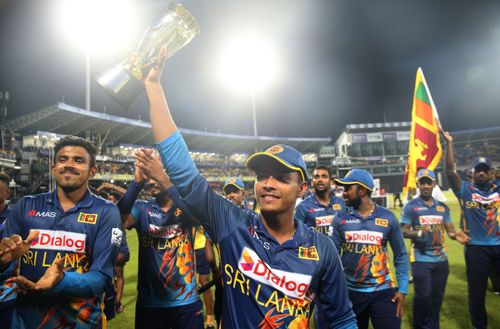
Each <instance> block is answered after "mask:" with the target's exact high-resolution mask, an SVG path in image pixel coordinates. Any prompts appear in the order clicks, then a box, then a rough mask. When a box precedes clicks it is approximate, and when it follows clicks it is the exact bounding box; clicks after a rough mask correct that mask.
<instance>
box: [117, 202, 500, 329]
mask: <svg viewBox="0 0 500 329" xmlns="http://www.w3.org/2000/svg"><path fill="white" fill-rule="evenodd" d="M446 196H447V198H448V200H449V201H448V202H447V204H448V206H449V207H450V210H451V214H452V218H453V222H454V224H455V227H456V228H457V229H458V221H459V218H460V208H459V206H458V203H457V201H456V199H455V197H454V196H453V195H452V194H450V193H446ZM390 204H391V205H392V201H391V202H390ZM393 211H394V213H395V214H396V215H397V216H398V218H399V216H400V209H393ZM127 233H128V235H127V241H128V243H129V248H130V261H129V262H128V263H127V266H125V292H124V294H123V298H122V303H123V305H124V306H125V310H124V312H123V313H121V314H118V315H117V317H116V318H114V319H113V320H111V321H109V322H108V327H109V328H110V329H125V328H133V327H134V318H135V316H134V313H135V300H136V296H137V291H136V282H137V254H138V252H137V235H136V234H135V232H133V231H129V232H127ZM407 242H408V241H407ZM407 247H409V243H408V244H407ZM446 248H447V250H448V258H449V263H450V276H449V277H448V284H447V286H446V294H445V298H444V302H443V306H442V309H441V328H442V329H466V328H470V327H471V325H470V321H469V311H468V308H467V282H466V277H465V263H464V256H463V247H462V246H461V245H460V244H458V243H457V242H455V241H452V240H449V239H447V241H446ZM412 299H413V285H410V294H409V295H408V296H407V297H406V302H405V313H404V317H403V328H405V329H406V328H408V329H409V328H412V326H411V322H412V304H413V302H412ZM486 307H487V312H488V322H489V328H500V313H499V312H498V310H500V296H495V295H493V294H492V293H490V292H488V293H487V294H486Z"/></svg>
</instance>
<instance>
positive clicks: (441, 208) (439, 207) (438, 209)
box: [436, 206, 444, 212]
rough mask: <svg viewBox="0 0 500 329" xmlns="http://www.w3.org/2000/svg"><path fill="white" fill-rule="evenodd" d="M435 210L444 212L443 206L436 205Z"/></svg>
mask: <svg viewBox="0 0 500 329" xmlns="http://www.w3.org/2000/svg"><path fill="white" fill-rule="evenodd" d="M436 210H437V211H439V212H444V207H443V206H436Z"/></svg>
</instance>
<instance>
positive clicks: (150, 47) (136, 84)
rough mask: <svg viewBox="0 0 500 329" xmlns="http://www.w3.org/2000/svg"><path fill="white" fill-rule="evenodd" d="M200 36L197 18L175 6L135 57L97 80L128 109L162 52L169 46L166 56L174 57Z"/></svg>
mask: <svg viewBox="0 0 500 329" xmlns="http://www.w3.org/2000/svg"><path fill="white" fill-rule="evenodd" d="M198 33H200V28H199V26H198V23H197V22H196V20H195V19H194V17H193V16H192V15H191V14H190V13H189V12H188V11H187V10H186V9H185V8H184V7H183V6H181V5H180V4H178V3H171V4H170V5H169V7H168V9H167V11H166V13H165V14H164V15H163V16H162V17H161V18H160V19H158V20H156V21H155V22H154V23H153V24H152V25H151V26H150V27H149V29H148V31H147V32H146V34H145V35H144V37H143V38H142V40H141V42H140V43H139V47H138V48H137V51H136V53H135V54H134V56H132V57H130V58H128V59H126V60H124V61H121V62H118V63H117V62H114V63H112V64H111V65H109V66H107V67H106V68H105V69H104V70H103V71H102V72H101V73H99V74H98V75H97V77H96V81H97V83H98V84H99V85H101V86H102V87H103V88H104V90H106V92H107V93H108V94H110V95H111V96H112V97H113V99H115V100H116V101H117V102H118V104H120V105H121V106H122V107H123V108H125V109H127V110H128V109H129V108H130V106H131V105H132V103H133V102H134V100H135V99H136V98H137V97H138V96H139V95H140V94H141V93H142V92H143V90H144V88H143V87H142V85H141V83H140V80H142V78H143V77H144V76H145V75H147V74H148V72H149V70H150V69H151V67H152V66H153V65H154V63H155V62H156V61H157V60H158V53H159V49H160V48H161V47H162V46H164V45H166V46H167V53H166V55H165V57H170V56H172V55H173V54H174V53H175V52H176V51H177V50H179V49H181V48H182V47H184V46H185V45H187V44H188V43H189V42H190V41H191V40H192V39H193V38H194V37H195V36H196V35H197V34H198Z"/></svg>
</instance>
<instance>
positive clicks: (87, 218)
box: [77, 212, 97, 224]
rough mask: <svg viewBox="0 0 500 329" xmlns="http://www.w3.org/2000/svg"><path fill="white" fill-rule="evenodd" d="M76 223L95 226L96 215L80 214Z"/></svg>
mask: <svg viewBox="0 0 500 329" xmlns="http://www.w3.org/2000/svg"><path fill="white" fill-rule="evenodd" d="M77 222H79V223H85V224H95V223H96V222H97V214H86V213H84V212H81V213H80V215H78V220H77Z"/></svg>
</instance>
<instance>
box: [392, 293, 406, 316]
mask: <svg viewBox="0 0 500 329" xmlns="http://www.w3.org/2000/svg"><path fill="white" fill-rule="evenodd" d="M391 301H392V302H393V303H397V305H396V317H398V318H403V304H404V302H405V295H403V294H402V293H400V292H399V291H398V292H396V294H395V295H394V296H393V297H392V299H391Z"/></svg>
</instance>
